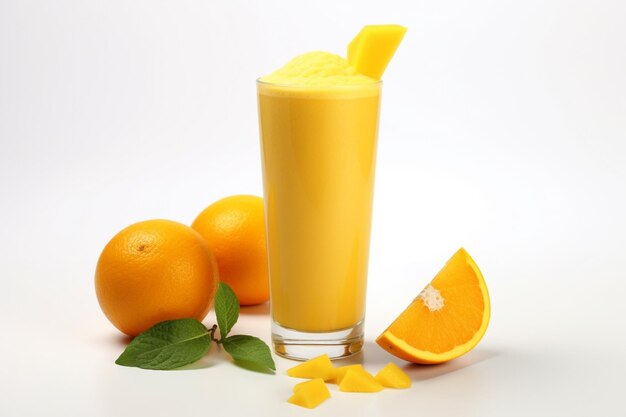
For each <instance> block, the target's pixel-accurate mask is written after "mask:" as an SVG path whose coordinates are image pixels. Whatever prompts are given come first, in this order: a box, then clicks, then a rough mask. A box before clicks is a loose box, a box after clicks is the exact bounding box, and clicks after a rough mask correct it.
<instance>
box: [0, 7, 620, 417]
mask: <svg viewBox="0 0 626 417" xmlns="http://www.w3.org/2000/svg"><path fill="white" fill-rule="evenodd" d="M337 3H339V2H337ZM350 3H355V2H345V3H344V2H342V3H341V4H334V3H332V5H331V3H327V4H323V2H309V3H302V5H298V6H295V4H296V3H294V2H286V1H285V2H268V1H265V2H258V3H252V2H249V3H244V2H208V1H204V2H201V1H171V2H165V1H154V0H151V1H147V0H142V1H107V2H95V1H85V0H76V1H55V2H49V1H27V0H3V1H2V2H1V3H0V141H1V150H0V187H1V190H0V191H1V193H0V195H1V196H2V203H1V204H0V230H2V240H1V241H0V271H1V272H0V280H1V281H0V282H1V284H0V309H1V310H0V326H1V329H2V342H1V343H0V357H1V358H2V371H1V372H0V415H1V416H7V417H13V416H50V415H54V416H56V415H63V416H87V415H88V416H137V415H151V416H171V415H215V414H216V413H220V415H227V414H226V412H227V409H228V410H230V412H231V414H230V415H238V416H239V415H240V416H248V415H272V416H279V415H285V416H295V415H303V416H304V415H365V416H376V415H383V413H384V414H385V415H394V416H396V415H397V416H401V415H407V416H409V415H410V416H415V415H423V416H431V417H432V416H451V415H463V416H504V415H507V416H529V415H533V416H554V415H564V416H565V415H567V416H589V415H602V416H617V415H624V412H625V411H624V410H625V406H624V403H623V398H622V395H621V394H622V392H623V386H624V381H623V375H624V373H625V372H626V359H625V352H626V349H625V348H626V337H625V336H624V333H625V331H626V326H625V325H624V317H626V308H625V307H624V306H625V305H626V303H624V299H623V297H624V294H625V290H626V284H625V280H626V273H625V270H626V257H625V256H624V249H625V247H626V220H625V219H626V215H625V213H626V201H625V200H626V198H625V193H626V190H625V185H626V165H625V164H624V159H625V157H626V101H625V97H626V77H624V74H626V25H624V16H626V3H624V2H623V1H618V0H616V1H591V0H588V1H565V0H563V1H538V0H537V1H526V2H512V1H510V2H508V1H504V2H503V1H496V0H493V1H486V0H478V1H474V2H464V1H440V2H404V3H405V4H406V5H403V3H401V2H390V1H386V2H380V1H376V2H359V7H358V10H353V9H354V6H353V4H350ZM412 3H414V5H412V6H408V4H412ZM377 22H398V23H402V24H405V25H407V26H408V27H409V28H410V30H409V32H408V34H407V36H406V39H405V41H404V43H403V44H402V46H401V48H400V50H399V51H398V54H397V56H396V59H395V60H394V62H393V63H392V65H391V66H390V68H389V69H388V72H387V74H386V77H385V93H384V99H383V114H382V119H381V130H380V147H379V164H378V177H377V184H376V187H377V188H376V201H375V218H374V226H373V238H372V255H371V268H370V281H369V293H368V316H367V326H366V331H367V339H368V344H367V346H366V349H365V353H364V355H363V357H362V359H363V362H364V364H365V366H366V367H367V368H368V369H370V370H372V371H375V370H377V369H378V368H379V367H381V366H382V365H383V364H385V363H386V362H388V361H389V360H393V358H392V357H391V356H389V355H387V354H386V353H384V352H383V351H382V350H381V349H379V348H378V347H377V346H376V345H374V344H373V339H374V338H375V336H376V335H377V334H378V333H379V332H380V331H381V330H382V329H383V328H384V327H385V326H386V325H387V324H388V323H389V322H390V321H391V320H392V319H393V318H394V317H395V316H396V315H397V314H398V313H399V312H400V311H401V310H402V309H403V308H404V306H405V305H406V304H408V302H409V301H410V300H411V299H412V298H413V297H414V296H415V295H416V294H417V293H418V292H419V291H420V290H421V289H422V287H423V286H424V285H425V284H426V283H427V282H428V280H429V279H430V278H431V277H432V276H433V275H434V273H436V272H437V270H438V269H439V268H440V267H441V265H442V264H443V262H445V260H446V259H447V258H448V257H449V256H450V255H451V254H452V253H453V252H454V251H455V250H456V249H457V248H458V247H459V246H461V245H463V246H465V247H466V248H467V249H468V250H469V252H470V253H471V254H472V255H473V256H474V258H475V259H476V261H477V262H478V264H479V265H480V266H481V268H482V270H483V273H484V275H485V277H486V279H487V283H488V285H489V289H490V291H491V297H492V304H493V306H492V307H493V315H492V321H491V325H490V327H489V329H488V331H487V334H486V336H485V338H484V339H483V341H482V342H481V344H480V345H479V346H478V347H477V348H476V349H475V350H474V351H473V352H471V353H470V354H468V355H466V356H465V357H463V358H461V359H459V360H456V361H453V362H451V363H449V364H446V365H442V366H437V367H409V368H408V372H409V373H410V375H411V376H412V378H413V380H414V382H415V383H414V386H413V388H411V389H410V390H405V391H384V392H382V393H379V394H376V395H358V394H344V393H340V392H337V391H333V392H332V394H333V398H332V399H331V400H329V401H328V402H326V403H325V404H323V405H322V406H320V407H319V408H318V409H317V410H314V411H308V410H304V409H298V408H296V407H294V406H291V405H289V404H286V403H285V400H286V399H287V398H288V396H289V395H290V391H291V387H292V385H293V384H294V382H295V381H293V380H291V379H289V378H288V377H286V376H285V375H284V371H285V369H286V368H287V367H289V366H290V365H291V362H288V361H285V360H280V359H279V360H277V365H278V370H279V372H278V374H277V375H276V376H267V375H260V374H255V373H251V372H247V371H244V370H241V369H239V368H237V367H235V366H233V365H231V364H230V363H228V362H226V361H225V359H224V358H221V357H220V356H219V355H212V356H210V357H208V358H207V360H206V361H205V362H204V363H203V364H201V365H204V367H201V369H193V370H184V371H173V372H151V371H143V370H138V369H129V368H123V367H119V366H116V365H114V363H113V362H114V360H115V358H116V357H117V356H118V355H119V353H120V352H121V351H122V349H123V339H122V338H121V337H120V335H119V334H118V333H117V332H116V331H115V329H114V328H113V327H112V326H111V325H110V324H109V323H108V322H107V321H106V319H105V318H104V316H103V315H102V314H101V312H100V311H99V308H98V305H97V302H96V298H95V294H94V289H93V272H94V268H95V264H96V260H97V258H98V256H99V253H100V250H101V249H102V247H103V246H104V245H105V243H106V242H107V241H108V240H109V239H110V238H111V237H112V236H113V235H114V234H115V233H116V232H117V231H118V230H120V229H121V228H123V227H125V226H126V225H128V224H130V223H132V222H135V221H138V220H143V219H148V218H155V217H159V218H170V219H174V220H178V221H182V222H186V223H189V222H191V220H192V219H193V218H194V217H195V215H196V214H197V213H198V212H199V211H200V210H201V209H202V208H204V207H205V206H206V205H208V204H209V203H211V202H212V201H214V200H216V199H218V198H221V197H223V196H226V195H230V194H237V193H257V194H260V192H261V177H260V163H259V149H258V132H257V119H256V101H255V100H256V99H255V87H254V79H255V78H256V77H257V76H259V75H262V74H264V73H266V72H268V71H270V70H272V69H273V68H274V67H276V66H278V65H280V64H282V63H284V62H285V61H286V60H287V59H288V58H290V57H292V56H293V55H296V54H298V53H302V52H305V51H308V50H312V49H326V50H330V51H334V52H337V53H342V52H343V45H345V44H346V43H347V42H348V41H349V40H350V39H351V37H352V36H353V35H354V34H355V33H356V32H357V31H358V30H359V29H360V27H361V25H363V24H366V23H377ZM209 322H210V320H208V321H207V323H209ZM235 331H238V332H241V333H245V332H248V333H251V334H255V335H257V336H259V337H262V338H265V339H267V338H268V337H269V325H268V319H267V316H266V315H264V314H258V315H250V314H248V315H245V316H244V317H242V319H241V321H240V323H239V324H238V325H237V327H236V328H235ZM396 362H397V363H401V362H400V361H396ZM253 413H254V414H253Z"/></svg>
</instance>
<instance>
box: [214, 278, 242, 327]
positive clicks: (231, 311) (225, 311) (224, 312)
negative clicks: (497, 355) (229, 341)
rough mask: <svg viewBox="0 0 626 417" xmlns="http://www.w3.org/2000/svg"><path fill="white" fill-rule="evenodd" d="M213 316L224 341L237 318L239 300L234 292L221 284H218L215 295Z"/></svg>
mask: <svg viewBox="0 0 626 417" xmlns="http://www.w3.org/2000/svg"><path fill="white" fill-rule="evenodd" d="M215 316H216V317H217V324H218V326H219V327H220V335H221V336H222V337H221V338H222V339H226V337H227V336H228V333H230V330H231V329H232V328H233V326H234V325H235V323H237V319H238V318H239V300H238V299H237V296H236V295H235V292H234V291H233V290H232V289H231V288H230V287H229V286H228V285H227V284H225V283H223V282H220V284H219V287H218V288H217V294H216V295H215Z"/></svg>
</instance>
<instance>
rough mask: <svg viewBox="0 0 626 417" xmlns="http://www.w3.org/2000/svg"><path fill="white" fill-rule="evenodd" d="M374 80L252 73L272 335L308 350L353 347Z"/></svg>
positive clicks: (305, 355)
mask: <svg viewBox="0 0 626 417" xmlns="http://www.w3.org/2000/svg"><path fill="white" fill-rule="evenodd" d="M381 86H382V84H381V83H380V82H372V83H369V84H358V85H347V86H331V87H317V86H315V87H311V86H287V85H277V84H271V83H265V82H263V81H260V80H259V81H257V91H258V104H259V122H260V133H261V150H262V164H263V185H264V194H265V216H266V224H267V239H268V256H269V275H270V302H271V314H272V342H273V345H274V350H275V351H276V353H277V354H279V355H281V356H285V357H288V358H292V359H310V358H311V357H315V356H317V355H320V354H323V353H326V354H328V355H329V356H330V357H331V358H340V357H345V356H349V355H352V354H354V353H356V352H358V351H360V350H361V348H362V346H363V319H364V317H365V290H366V284H367V269H368V258H369V244H370V228H371V219H372V198H373V192H374V172H375V165H376V145H377V130H378V113H379V104H380V93H381Z"/></svg>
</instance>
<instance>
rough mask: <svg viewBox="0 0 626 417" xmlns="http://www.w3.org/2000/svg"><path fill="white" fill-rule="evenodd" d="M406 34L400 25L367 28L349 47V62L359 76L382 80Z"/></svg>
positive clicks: (362, 30)
mask: <svg viewBox="0 0 626 417" xmlns="http://www.w3.org/2000/svg"><path fill="white" fill-rule="evenodd" d="M405 33H406V28H405V27H403V26H400V25H369V26H365V27H364V28H363V29H361V31H360V32H359V34H358V35H356V37H355V38H354V39H353V40H352V42H350V44H349V45H348V62H349V63H350V65H352V66H353V67H354V68H355V69H356V70H357V71H358V72H359V74H364V75H367V76H368V77H372V78H375V79H377V80H380V78H381V77H382V75H383V72H385V69H386V68H387V65H388V64H389V61H391V58H392V57H393V54H394V53H395V52H396V49H398V46H399V45H400V42H402V38H403V37H404V34H405Z"/></svg>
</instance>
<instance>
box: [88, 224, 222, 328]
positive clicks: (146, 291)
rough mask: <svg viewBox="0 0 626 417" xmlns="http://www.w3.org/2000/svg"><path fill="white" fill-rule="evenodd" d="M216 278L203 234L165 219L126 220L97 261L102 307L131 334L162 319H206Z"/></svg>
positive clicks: (97, 288)
mask: <svg viewBox="0 0 626 417" xmlns="http://www.w3.org/2000/svg"><path fill="white" fill-rule="evenodd" d="M218 282H219V277H218V272H217V265H216V263H215V258H214V256H213V254H212V253H211V250H210V249H209V247H208V246H207V244H206V242H205V240H204V239H203V238H202V236H200V234H198V233H197V232H196V231H195V230H193V229H192V228H190V227H188V226H186V225H184V224H180V223H177V222H173V221H169V220H148V221H144V222H139V223H135V224H133V225H131V226H128V227H127V228H126V229H124V230H122V231H121V232H119V233H118V234H117V235H115V237H113V239H111V241H110V242H109V243H108V244H107V245H106V247H105V248H104V250H103V251H102V254H101V255H100V259H99V260H98V266H97V267H96V294H97V296H98V302H99V303H100V307H101V308H102V311H103V312H104V314H105V315H106V316H107V318H108V319H109V320H110V321H111V323H113V325H114V326H115V327H117V328H118V329H119V330H121V331H122V332H124V333H126V334H127V335H129V336H136V335H137V334H139V333H141V332H143V331H144V330H146V329H148V328H150V327H152V326H153V325H155V324H156V323H159V322H161V321H164V320H173V319H180V318H195V319H197V320H202V319H204V317H205V316H206V315H207V313H208V312H209V309H210V308H211V305H212V302H213V297H214V296H215V292H216V291H217V283H218Z"/></svg>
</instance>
